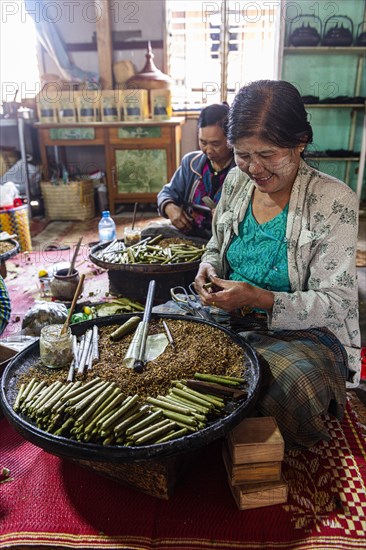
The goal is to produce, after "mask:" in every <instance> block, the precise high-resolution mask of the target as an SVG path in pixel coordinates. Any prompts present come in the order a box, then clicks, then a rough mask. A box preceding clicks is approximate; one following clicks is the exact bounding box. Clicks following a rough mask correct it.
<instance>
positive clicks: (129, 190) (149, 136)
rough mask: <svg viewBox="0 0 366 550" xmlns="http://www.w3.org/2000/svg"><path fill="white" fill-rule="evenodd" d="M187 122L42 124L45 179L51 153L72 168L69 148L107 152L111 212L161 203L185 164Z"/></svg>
mask: <svg viewBox="0 0 366 550" xmlns="http://www.w3.org/2000/svg"><path fill="white" fill-rule="evenodd" d="M184 121H185V119H184V118H172V119H170V120H167V121H154V120H147V121H143V122H115V123H102V122H97V123H91V124H88V123H83V124H37V127H38V132H39V143H40V149H41V158H42V164H43V170H44V175H45V177H49V176H50V174H49V162H48V160H49V154H50V148H51V147H53V148H54V154H55V155H56V157H57V158H59V156H60V154H61V152H60V151H59V149H60V148H61V149H62V155H63V163H64V164H65V165H66V166H67V159H66V151H67V147H89V148H90V149H89V151H88V152H87V153H86V154H91V155H92V154H93V153H92V147H93V146H94V147H95V146H102V147H103V148H104V157H105V171H106V177H107V185H108V197H109V209H110V211H111V213H112V214H114V212H115V207H116V205H117V204H119V203H131V202H140V203H149V202H155V201H156V196H157V193H158V192H159V191H160V189H161V188H162V187H163V185H165V183H167V182H168V181H169V180H170V178H171V177H172V175H173V173H174V171H175V170H176V169H177V167H178V166H179V163H180V158H181V140H182V125H183V124H184Z"/></svg>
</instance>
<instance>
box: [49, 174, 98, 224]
mask: <svg viewBox="0 0 366 550" xmlns="http://www.w3.org/2000/svg"><path fill="white" fill-rule="evenodd" d="M41 191H42V197H43V200H44V206H45V213H46V217H47V218H49V219H50V220H64V221H66V220H67V221H74V220H78V221H84V220H89V219H90V218H93V217H94V215H95V208H94V184H93V181H91V180H80V181H72V182H69V183H60V184H53V183H50V182H48V181H42V182H41Z"/></svg>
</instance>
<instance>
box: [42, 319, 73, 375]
mask: <svg viewBox="0 0 366 550" xmlns="http://www.w3.org/2000/svg"><path fill="white" fill-rule="evenodd" d="M62 327H63V325H48V326H46V327H43V328H42V330H41V336H40V339H39V351H40V359H41V361H42V363H43V364H44V365H45V366H46V367H49V368H50V369H59V368H62V367H67V366H70V363H71V361H72V358H73V354H72V334H71V329H70V327H68V328H67V331H66V332H65V333H64V334H61V330H62Z"/></svg>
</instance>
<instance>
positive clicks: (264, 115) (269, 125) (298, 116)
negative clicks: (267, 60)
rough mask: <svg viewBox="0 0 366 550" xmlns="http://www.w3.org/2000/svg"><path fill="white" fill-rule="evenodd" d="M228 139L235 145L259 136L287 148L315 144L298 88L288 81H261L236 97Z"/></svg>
mask: <svg viewBox="0 0 366 550" xmlns="http://www.w3.org/2000/svg"><path fill="white" fill-rule="evenodd" d="M227 136H228V141H229V143H231V144H232V145H234V144H235V142H236V141H237V140H238V139H241V138H243V137H251V136H258V138H260V139H263V140H264V141H269V142H270V143H273V144H274V145H277V146H278V147H286V148H287V147H296V146H297V145H300V144H301V143H312V141H313V130H312V127H311V125H310V123H309V122H308V115H307V112H306V111H305V107H304V103H303V100H302V98H301V95H300V94H299V92H298V91H297V89H296V88H295V86H293V85H292V84H290V83H289V82H286V81H284V80H257V81H255V82H252V83H250V84H248V85H246V86H243V88H241V89H240V90H239V92H238V93H237V94H236V96H235V98H234V101H233V104H232V106H231V108H230V113H229V121H228V133H227Z"/></svg>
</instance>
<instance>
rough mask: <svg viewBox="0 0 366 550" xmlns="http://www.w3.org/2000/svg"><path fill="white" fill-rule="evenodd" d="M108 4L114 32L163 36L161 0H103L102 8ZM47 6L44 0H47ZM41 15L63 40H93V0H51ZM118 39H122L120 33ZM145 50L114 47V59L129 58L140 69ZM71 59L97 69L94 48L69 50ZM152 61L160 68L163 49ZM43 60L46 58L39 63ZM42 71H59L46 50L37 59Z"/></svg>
mask: <svg viewBox="0 0 366 550" xmlns="http://www.w3.org/2000/svg"><path fill="white" fill-rule="evenodd" d="M104 5H105V8H106V9H107V6H110V8H109V9H110V18H111V27H112V30H113V31H115V32H121V33H130V35H131V33H132V35H136V38H134V37H133V36H131V38H130V40H139V41H146V47H147V42H148V40H163V38H164V10H165V2H164V0H133V1H128V0H111V1H110V2H109V3H107V2H102V6H103V9H104ZM46 6H47V4H46ZM40 16H41V17H42V16H44V17H45V18H47V19H48V20H51V21H52V22H53V24H54V25H55V28H56V29H57V31H58V32H59V34H60V35H61V37H62V39H63V41H64V42H65V43H66V44H80V43H90V44H91V43H92V41H93V33H95V32H96V21H97V19H98V17H100V12H99V11H96V10H95V7H94V2H93V1H92V0H78V1H69V0H52V2H50V4H49V7H48V8H47V9H46V8H43V11H42V12H40ZM121 40H124V38H123V35H122V38H121ZM145 54H146V50H133V49H132V48H131V50H122V51H115V52H114V54H113V61H114V62H116V61H121V60H129V61H132V62H133V63H134V65H135V68H136V70H137V71H141V70H142V68H143V66H144V64H145V61H146V58H145ZM69 55H70V57H71V59H72V61H73V62H74V63H75V64H76V65H77V66H78V67H79V68H80V69H83V70H86V71H93V72H98V54H97V51H91V52H89V51H88V52H72V53H70V54H69ZM154 56H155V57H154V62H155V64H156V66H157V67H158V69H160V70H163V65H164V63H163V61H164V54H163V50H162V49H161V50H158V49H156V50H155V51H154ZM42 61H45V63H44V65H43V66H42ZM40 63H41V67H42V71H43V72H44V73H51V74H59V72H58V71H57V67H56V65H55V63H54V62H53V61H52V59H51V58H50V57H49V55H48V54H45V55H43V60H42V58H41V59H40Z"/></svg>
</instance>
